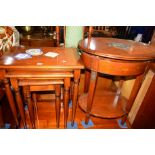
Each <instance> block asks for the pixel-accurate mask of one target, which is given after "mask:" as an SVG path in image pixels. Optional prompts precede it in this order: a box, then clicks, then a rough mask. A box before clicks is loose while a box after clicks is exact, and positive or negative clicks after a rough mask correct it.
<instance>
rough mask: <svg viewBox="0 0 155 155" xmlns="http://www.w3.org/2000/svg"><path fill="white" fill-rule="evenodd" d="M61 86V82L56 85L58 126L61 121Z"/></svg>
mask: <svg viewBox="0 0 155 155" xmlns="http://www.w3.org/2000/svg"><path fill="white" fill-rule="evenodd" d="M60 92H61V88H60V84H58V85H55V97H56V103H55V111H56V127H57V128H59V122H60V94H61V93H60Z"/></svg>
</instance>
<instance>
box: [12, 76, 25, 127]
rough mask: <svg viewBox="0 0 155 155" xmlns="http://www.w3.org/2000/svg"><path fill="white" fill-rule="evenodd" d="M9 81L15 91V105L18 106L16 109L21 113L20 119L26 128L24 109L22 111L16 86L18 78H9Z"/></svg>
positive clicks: (21, 103)
mask: <svg viewBox="0 0 155 155" xmlns="http://www.w3.org/2000/svg"><path fill="white" fill-rule="evenodd" d="M10 81H11V85H12V87H13V89H14V91H15V98H16V102H17V106H18V109H19V112H20V115H21V119H22V122H23V125H24V128H27V126H26V118H25V111H24V107H23V102H22V99H21V95H20V91H19V87H18V80H17V79H16V78H11V79H10Z"/></svg>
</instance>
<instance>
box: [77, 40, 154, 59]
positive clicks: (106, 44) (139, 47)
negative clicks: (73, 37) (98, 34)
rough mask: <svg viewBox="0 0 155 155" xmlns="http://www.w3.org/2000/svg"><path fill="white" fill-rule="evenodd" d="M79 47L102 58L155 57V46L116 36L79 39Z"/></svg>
mask: <svg viewBox="0 0 155 155" xmlns="http://www.w3.org/2000/svg"><path fill="white" fill-rule="evenodd" d="M110 43H117V44H122V45H123V46H127V47H128V48H126V49H122V48H119V47H117V48H116V47H113V46H110ZM79 48H80V49H81V50H83V51H85V52H87V53H89V54H93V55H96V56H101V57H102V58H104V57H105V58H110V59H120V60H151V59H154V58H155V48H154V47H153V46H149V45H147V44H144V43H140V42H135V41H132V40H124V39H116V38H86V39H84V40H81V41H80V43H79Z"/></svg>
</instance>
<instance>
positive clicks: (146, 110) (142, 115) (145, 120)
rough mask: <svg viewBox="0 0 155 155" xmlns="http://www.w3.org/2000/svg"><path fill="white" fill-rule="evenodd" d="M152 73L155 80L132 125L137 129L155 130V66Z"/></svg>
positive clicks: (152, 81)
mask: <svg viewBox="0 0 155 155" xmlns="http://www.w3.org/2000/svg"><path fill="white" fill-rule="evenodd" d="M152 71H153V78H152V80H151V83H150V85H149V88H148V90H147V92H146V94H145V96H144V99H143V100H142V103H141V106H140V108H139V109H138V112H137V114H136V117H135V119H134V121H133V124H132V127H133V128H135V129H155V66H153V67H152Z"/></svg>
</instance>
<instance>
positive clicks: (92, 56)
mask: <svg viewBox="0 0 155 155" xmlns="http://www.w3.org/2000/svg"><path fill="white" fill-rule="evenodd" d="M78 47H79V49H80V50H81V51H82V55H81V56H82V60H83V62H84V65H85V67H86V73H85V86H84V89H85V90H84V94H82V95H81V96H80V97H79V106H80V107H81V109H82V110H83V111H85V112H86V119H85V123H86V124H88V122H89V117H90V115H93V116H96V117H101V118H120V117H122V118H123V119H122V121H121V123H122V124H124V123H125V121H126V119H127V117H128V113H129V112H130V109H131V107H132V105H133V102H134V100H135V98H136V96H137V94H138V91H139V89H140V87H141V84H142V82H143V79H144V77H145V75H146V72H147V71H148V69H149V66H150V62H152V61H153V60H154V59H155V48H154V47H152V46H149V45H145V44H143V43H139V42H134V41H131V40H123V39H116V38H91V37H89V38H86V39H83V40H81V41H80V42H79V46H78ZM89 70H90V71H89ZM98 73H103V74H107V75H112V76H120V77H126V76H136V80H135V83H134V86H133V88H132V91H131V94H130V97H129V100H128V101H126V102H127V104H126V107H125V108H124V109H123V110H122V109H121V108H120V104H121V102H124V101H123V100H124V99H123V98H121V97H120V94H121V93H120V92H121V88H122V85H123V80H121V81H120V83H119V86H118V90H117V91H116V93H115V94H114V95H115V96H112V95H111V94H110V95H109V96H110V97H109V98H107V95H108V94H109V93H110V92H109V91H107V92H108V93H107V92H106V93H105V94H104V95H103V93H102V97H100V99H99V97H98V99H97V97H96V96H95V95H94V94H95V87H96V82H97V74H98ZM104 96H105V97H104ZM109 101H110V102H109ZM119 101H120V102H119ZM118 102H119V104H118ZM103 103H104V104H103ZM105 109H106V110H105ZM107 109H109V110H107Z"/></svg>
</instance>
